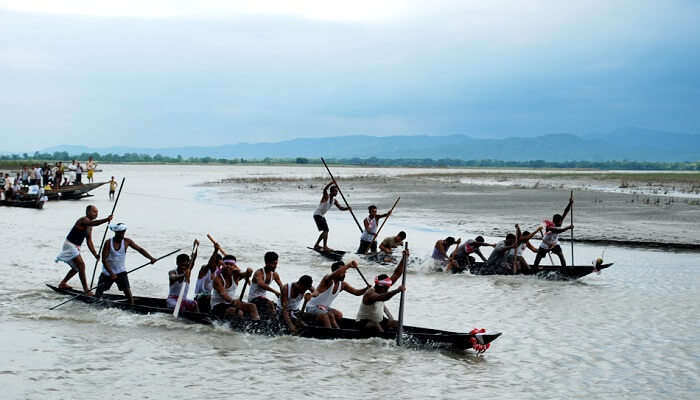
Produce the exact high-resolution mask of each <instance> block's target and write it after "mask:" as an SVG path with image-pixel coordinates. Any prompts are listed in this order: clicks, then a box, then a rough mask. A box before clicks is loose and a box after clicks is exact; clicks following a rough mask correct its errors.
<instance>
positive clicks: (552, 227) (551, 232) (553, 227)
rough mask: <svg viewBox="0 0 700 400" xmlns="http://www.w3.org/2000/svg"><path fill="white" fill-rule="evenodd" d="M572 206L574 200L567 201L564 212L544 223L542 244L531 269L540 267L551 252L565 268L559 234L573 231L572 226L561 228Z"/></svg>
mask: <svg viewBox="0 0 700 400" xmlns="http://www.w3.org/2000/svg"><path fill="white" fill-rule="evenodd" d="M573 205H574V198H573V197H571V198H570V199H569V204H567V206H566V208H565V209H564V212H563V213H562V214H554V216H552V220H551V221H544V224H545V231H544V232H545V233H544V236H543V237H542V242H541V243H540V248H539V249H538V250H537V255H536V256H535V263H534V264H533V265H532V266H533V268H535V269H537V268H538V267H539V265H540V261H542V258H543V257H544V256H546V255H547V253H549V252H552V253H554V254H556V255H557V256H559V261H560V265H561V266H562V267H566V259H564V253H563V252H562V250H561V247H560V246H559V234H560V233H562V232H566V231H568V230H569V229H574V226H573V225H569V226H566V227H564V228H562V227H561V224H562V223H563V222H564V218H566V215H567V214H568V213H569V211H570V210H571V206H573Z"/></svg>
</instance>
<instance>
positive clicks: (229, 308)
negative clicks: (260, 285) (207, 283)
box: [211, 254, 260, 320]
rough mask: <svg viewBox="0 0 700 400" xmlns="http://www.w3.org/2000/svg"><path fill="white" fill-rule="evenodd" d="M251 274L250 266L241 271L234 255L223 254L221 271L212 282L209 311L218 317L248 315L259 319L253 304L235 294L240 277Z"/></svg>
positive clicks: (248, 276)
mask: <svg viewBox="0 0 700 400" xmlns="http://www.w3.org/2000/svg"><path fill="white" fill-rule="evenodd" d="M251 275H253V270H252V269H251V268H248V269H247V270H246V272H245V273H243V272H241V270H240V268H238V265H236V257H234V256H232V255H230V254H227V255H225V256H224V261H223V267H222V268H221V273H219V274H217V276H216V278H214V282H213V287H214V289H213V290H212V294H211V313H212V314H213V315H215V316H216V317H217V318H219V319H224V318H226V317H231V316H238V317H245V316H248V317H249V318H250V319H253V320H259V319H260V315H259V314H258V308H257V307H256V306H255V304H251V303H246V302H243V301H241V300H240V299H239V298H238V296H236V289H237V288H238V283H239V282H240V281H241V279H246V280H247V279H249V278H250V277H251Z"/></svg>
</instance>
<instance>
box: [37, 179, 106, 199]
mask: <svg viewBox="0 0 700 400" xmlns="http://www.w3.org/2000/svg"><path fill="white" fill-rule="evenodd" d="M107 183H109V182H97V183H85V184H81V185H65V186H61V187H60V188H58V189H53V190H45V191H44V194H45V195H46V197H48V199H49V200H78V199H82V198H83V197H91V196H93V195H91V194H90V193H88V192H90V191H91V190H94V189H97V188H98V187H100V186H102V185H104V184H107Z"/></svg>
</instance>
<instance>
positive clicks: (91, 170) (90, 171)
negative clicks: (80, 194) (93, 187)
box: [87, 157, 97, 183]
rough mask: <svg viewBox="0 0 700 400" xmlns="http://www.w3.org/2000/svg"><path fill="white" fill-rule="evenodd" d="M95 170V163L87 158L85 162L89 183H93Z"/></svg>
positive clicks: (90, 158)
mask: <svg viewBox="0 0 700 400" xmlns="http://www.w3.org/2000/svg"><path fill="white" fill-rule="evenodd" d="M95 168H97V163H96V162H95V160H93V159H92V157H89V158H88V162H87V177H88V182H89V183H93V182H94V178H95Z"/></svg>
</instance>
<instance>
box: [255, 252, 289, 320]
mask: <svg viewBox="0 0 700 400" xmlns="http://www.w3.org/2000/svg"><path fill="white" fill-rule="evenodd" d="M278 260H279V256H278V255H277V253H275V252H274V251H268V252H267V253H265V266H264V267H263V268H260V269H259V270H257V271H255V273H254V274H253V279H252V280H251V283H250V291H249V292H248V302H249V303H253V304H255V306H257V307H258V311H259V312H260V314H261V315H262V316H263V317H264V318H265V319H269V318H270V317H272V316H273V315H275V303H274V302H272V301H270V299H268V298H267V292H272V293H274V294H275V296H277V297H280V292H278V291H276V290H275V289H273V288H272V287H271V286H270V284H271V283H272V281H273V280H274V281H275V282H276V283H277V286H278V287H279V288H280V289H282V281H281V280H280V276H279V275H278V274H277V272H276V270H277V261H278Z"/></svg>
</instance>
